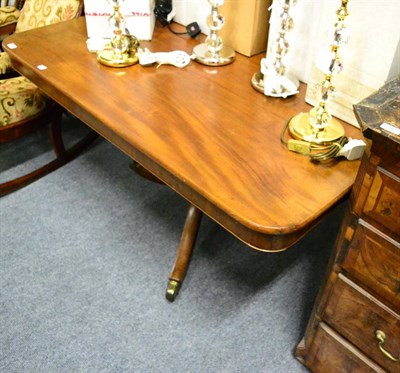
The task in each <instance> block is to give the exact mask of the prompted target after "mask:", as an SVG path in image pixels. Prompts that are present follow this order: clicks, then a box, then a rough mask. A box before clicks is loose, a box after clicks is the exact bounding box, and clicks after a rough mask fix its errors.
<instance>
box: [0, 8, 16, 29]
mask: <svg viewBox="0 0 400 373" xmlns="http://www.w3.org/2000/svg"><path fill="white" fill-rule="evenodd" d="M20 13H21V12H20V11H19V10H18V9H17V8H16V7H13V6H5V7H2V8H0V35H7V34H11V33H12V32H14V30H15V27H16V25H17V21H18V18H19V16H20Z"/></svg>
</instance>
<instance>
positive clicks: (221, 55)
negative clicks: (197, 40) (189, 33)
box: [193, 0, 235, 66]
mask: <svg viewBox="0 0 400 373" xmlns="http://www.w3.org/2000/svg"><path fill="white" fill-rule="evenodd" d="M208 2H209V3H210V5H211V14H210V15H209V16H208V17H207V26H208V27H209V28H210V34H209V35H208V37H207V39H206V41H205V43H202V44H199V45H197V46H196V47H195V48H194V49H193V54H194V56H195V60H196V61H197V62H200V63H202V64H204V65H208V66H222V65H227V64H229V63H231V62H233V61H234V59H235V51H234V50H233V49H232V48H230V47H227V46H225V45H224V43H223V41H222V38H221V37H220V36H219V35H218V31H220V30H221V29H222V27H223V26H224V17H222V16H221V15H220V13H219V7H220V6H221V5H222V4H223V3H224V0H208Z"/></svg>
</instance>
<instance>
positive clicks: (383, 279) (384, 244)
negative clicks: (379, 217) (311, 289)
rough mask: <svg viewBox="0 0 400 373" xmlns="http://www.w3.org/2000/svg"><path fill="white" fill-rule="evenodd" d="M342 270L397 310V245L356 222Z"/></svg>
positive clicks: (399, 246) (399, 279)
mask: <svg viewBox="0 0 400 373" xmlns="http://www.w3.org/2000/svg"><path fill="white" fill-rule="evenodd" d="M350 229H353V228H350ZM342 267H343V269H344V270H345V271H346V273H348V274H349V275H350V276H351V277H352V278H354V279H356V280H357V282H359V283H361V284H363V286H365V287H367V288H368V289H370V290H372V292H373V293H374V295H375V296H376V297H377V298H380V299H383V300H384V301H385V302H386V303H388V304H389V305H392V307H394V308H395V309H400V244H399V242H397V241H394V240H393V239H392V238H391V237H389V236H386V235H384V234H383V233H382V232H380V231H379V230H377V229H376V228H375V227H373V226H371V225H370V224H368V223H366V222H365V221H363V220H361V219H359V220H358V224H357V226H356V227H355V232H354V234H353V238H352V240H351V242H350V245H349V248H348V251H347V254H346V255H345V257H344V260H343V263H342ZM399 338H400V337H399Z"/></svg>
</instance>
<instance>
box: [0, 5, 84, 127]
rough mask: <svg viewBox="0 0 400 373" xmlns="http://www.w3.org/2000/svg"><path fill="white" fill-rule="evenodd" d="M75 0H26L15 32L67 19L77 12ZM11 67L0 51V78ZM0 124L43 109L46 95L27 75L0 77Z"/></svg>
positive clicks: (5, 123) (7, 58) (5, 56)
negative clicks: (3, 78) (9, 77)
mask: <svg viewBox="0 0 400 373" xmlns="http://www.w3.org/2000/svg"><path fill="white" fill-rule="evenodd" d="M79 6H80V2H79V0H26V1H25V4H24V6H23V8H22V10H21V14H20V16H19V19H18V22H17V27H16V30H15V32H22V31H28V30H30V29H33V28H37V27H41V26H47V25H50V24H53V23H57V22H61V21H67V20H70V19H72V18H75V17H76V16H77V12H78V10H79ZM10 68H11V65H10V59H9V57H8V55H7V54H6V53H0V79H1V74H4V73H5V72H6V71H8V70H9V69H10ZM0 100H1V104H0V128H1V127H4V126H8V125H11V124H13V123H15V122H17V121H21V120H23V119H26V118H29V117H31V116H33V115H36V114H38V113H39V112H40V111H42V110H44V109H45V108H46V107H47V105H48V103H49V101H50V100H49V99H48V98H47V97H46V96H45V95H44V94H43V93H41V91H40V90H39V89H38V88H37V87H36V86H35V85H34V84H33V83H31V82H30V81H29V80H28V79H26V78H23V77H17V78H12V79H7V80H2V81H0Z"/></svg>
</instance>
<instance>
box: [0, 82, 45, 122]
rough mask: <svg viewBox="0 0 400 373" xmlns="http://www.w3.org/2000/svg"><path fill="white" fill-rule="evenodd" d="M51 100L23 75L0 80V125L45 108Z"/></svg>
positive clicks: (17, 120) (26, 116)
mask: <svg viewBox="0 0 400 373" xmlns="http://www.w3.org/2000/svg"><path fill="white" fill-rule="evenodd" d="M49 103H50V100H49V99H48V98H47V97H46V96H45V95H44V94H43V93H41V92H40V90H39V89H38V88H37V87H36V86H35V85H34V84H33V83H32V82H31V81H30V80H28V79H26V78H25V77H23V76H18V77H16V78H11V79H5V80H1V81H0V127H4V126H7V125H10V124H12V123H15V122H19V121H20V120H22V119H25V118H28V117H31V116H33V115H36V114H38V113H39V112H41V111H42V110H44V109H45V108H46V107H47V106H48V104H49Z"/></svg>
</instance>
